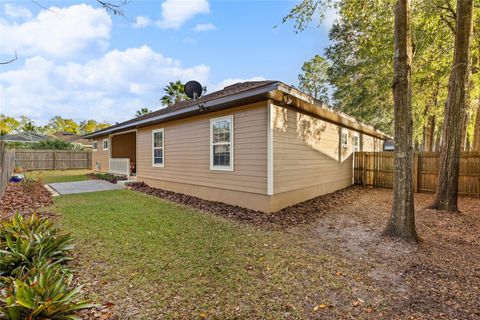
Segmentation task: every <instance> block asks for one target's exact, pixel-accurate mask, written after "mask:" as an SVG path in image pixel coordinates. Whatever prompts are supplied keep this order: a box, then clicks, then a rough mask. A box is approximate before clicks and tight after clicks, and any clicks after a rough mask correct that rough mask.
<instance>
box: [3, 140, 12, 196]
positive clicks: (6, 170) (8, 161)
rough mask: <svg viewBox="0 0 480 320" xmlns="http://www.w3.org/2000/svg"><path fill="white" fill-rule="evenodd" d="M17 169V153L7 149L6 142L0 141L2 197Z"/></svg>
mask: <svg viewBox="0 0 480 320" xmlns="http://www.w3.org/2000/svg"><path fill="white" fill-rule="evenodd" d="M14 169H15V154H14V152H13V151H11V150H7V148H6V147H5V142H0V198H1V197H2V196H3V194H4V193H5V189H6V188H7V184H8V181H9V180H10V177H11V175H12V173H13V170H14Z"/></svg>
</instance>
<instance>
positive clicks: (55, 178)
mask: <svg viewBox="0 0 480 320" xmlns="http://www.w3.org/2000/svg"><path fill="white" fill-rule="evenodd" d="M89 172H91V170H83V169H81V170H45V171H30V172H27V173H26V175H27V176H31V177H33V178H35V179H42V181H43V183H54V182H71V181H84V180H88V178H87V177H86V176H85V174H87V173H89Z"/></svg>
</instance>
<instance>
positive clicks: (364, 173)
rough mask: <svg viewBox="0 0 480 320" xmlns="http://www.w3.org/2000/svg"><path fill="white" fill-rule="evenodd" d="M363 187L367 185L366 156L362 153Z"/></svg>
mask: <svg viewBox="0 0 480 320" xmlns="http://www.w3.org/2000/svg"><path fill="white" fill-rule="evenodd" d="M362 183H363V186H364V187H365V186H366V185H367V154H366V153H363V178H362Z"/></svg>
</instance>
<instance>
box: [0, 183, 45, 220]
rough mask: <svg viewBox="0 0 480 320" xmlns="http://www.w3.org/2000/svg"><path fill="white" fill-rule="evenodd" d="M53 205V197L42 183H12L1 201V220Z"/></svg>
mask: <svg viewBox="0 0 480 320" xmlns="http://www.w3.org/2000/svg"><path fill="white" fill-rule="evenodd" d="M51 204H52V195H51V194H50V192H49V191H48V190H47V189H46V188H45V187H44V186H43V184H42V183H41V182H40V181H34V180H32V181H25V182H20V183H13V182H11V183H9V184H8V185H7V189H6V191H5V194H4V195H3V196H2V198H1V199H0V219H8V218H9V217H11V216H12V215H13V214H14V213H16V212H19V213H26V214H29V213H31V212H33V211H36V210H37V209H39V208H43V207H47V206H49V205H51ZM45 214H47V213H45Z"/></svg>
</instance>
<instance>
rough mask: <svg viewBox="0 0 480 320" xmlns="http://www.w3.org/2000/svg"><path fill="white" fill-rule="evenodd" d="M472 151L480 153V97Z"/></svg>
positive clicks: (479, 98)
mask: <svg viewBox="0 0 480 320" xmlns="http://www.w3.org/2000/svg"><path fill="white" fill-rule="evenodd" d="M472 151H480V97H478V107H477V116H476V118H475V127H474V128H473V143H472Z"/></svg>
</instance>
